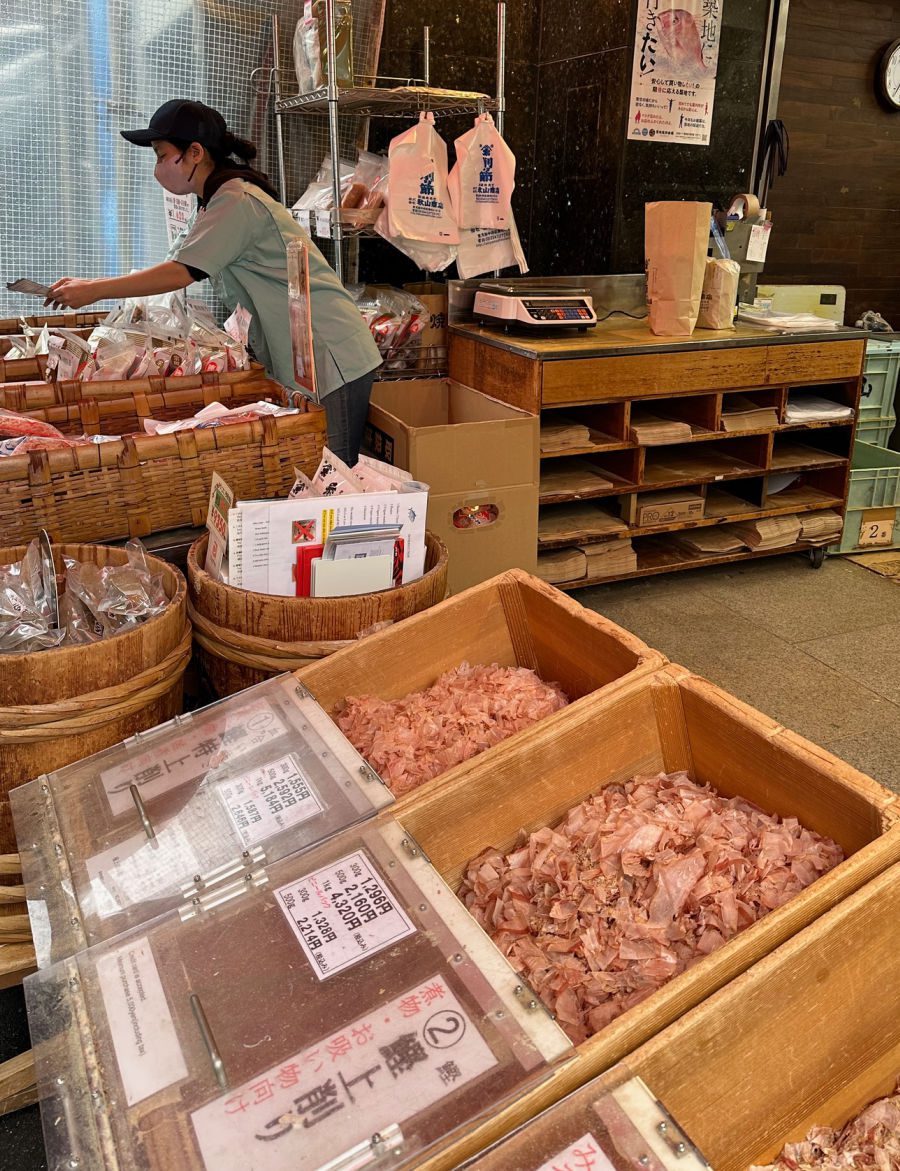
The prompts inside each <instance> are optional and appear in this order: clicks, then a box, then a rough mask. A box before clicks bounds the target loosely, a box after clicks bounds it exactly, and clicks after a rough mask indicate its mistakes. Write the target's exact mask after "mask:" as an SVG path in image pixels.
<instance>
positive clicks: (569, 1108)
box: [470, 866, 900, 1171]
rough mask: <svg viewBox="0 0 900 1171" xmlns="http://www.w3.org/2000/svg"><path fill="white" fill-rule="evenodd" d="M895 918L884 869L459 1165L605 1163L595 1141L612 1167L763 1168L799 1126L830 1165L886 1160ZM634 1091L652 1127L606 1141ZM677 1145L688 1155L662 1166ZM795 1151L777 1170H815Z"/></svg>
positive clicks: (893, 1057)
mask: <svg viewBox="0 0 900 1171" xmlns="http://www.w3.org/2000/svg"><path fill="white" fill-rule="evenodd" d="M898 922H900V867H897V866H894V867H892V868H891V869H890V870H887V871H885V872H884V873H883V874H881V875H880V876H879V877H877V878H875V879H873V880H872V881H871V882H870V883H868V884H867V885H866V886H864V887H863V888H862V889H861V890H859V891H857V892H856V893H855V894H853V895H851V896H849V897H848V898H847V899H845V900H844V901H843V902H842V903H841V904H840V905H839V906H837V907H836V908H834V909H833V910H831V911H829V912H828V913H827V914H825V915H823V916H822V917H821V918H820V919H818V920H817V921H816V922H815V923H814V924H812V925H811V926H810V927H808V928H806V929H805V930H803V931H801V932H800V933H799V934H798V935H796V936H794V938H793V939H791V940H789V941H788V942H787V943H785V944H782V946H781V947H779V948H777V949H776V950H775V951H774V952H772V954H771V955H769V956H767V957H766V958H765V959H762V960H760V962H759V963H757V964H755V965H754V966H753V967H752V968H750V969H749V971H747V972H745V973H744V975H742V976H740V977H739V978H738V979H736V980H734V981H732V983H730V984H728V985H727V986H726V987H725V988H723V989H721V991H719V992H717V993H716V994H715V995H714V996H712V997H710V999H708V1000H706V1001H705V1002H704V1003H703V1004H702V1005H700V1006H699V1007H697V1008H695V1009H693V1010H692V1011H691V1012H689V1013H687V1014H686V1015H685V1016H684V1017H682V1018H681V1020H679V1021H677V1022H676V1023H675V1024H673V1025H670V1026H669V1027H668V1028H667V1029H664V1030H663V1031H662V1032H661V1033H659V1034H658V1035H657V1036H656V1037H654V1038H653V1039H652V1040H650V1041H648V1042H647V1043H646V1044H644V1045H642V1046H641V1047H640V1048H639V1049H637V1050H636V1051H635V1052H634V1053H632V1054H631V1055H630V1056H629V1057H628V1058H627V1060H626V1062H625V1063H624V1064H623V1065H621V1066H618V1067H617V1068H616V1069H615V1070H612V1071H610V1072H609V1073H608V1074H605V1075H603V1076H601V1077H600V1078H597V1079H596V1080H594V1081H592V1082H590V1083H588V1085H586V1086H585V1087H583V1088H582V1089H581V1090H578V1091H577V1092H576V1093H575V1094H573V1095H571V1096H570V1097H568V1098H566V1099H564V1100H563V1101H562V1102H560V1103H558V1104H557V1105H556V1106H554V1107H552V1108H551V1109H550V1110H548V1111H546V1112H545V1113H543V1114H541V1115H540V1116H538V1117H537V1118H536V1119H535V1120H534V1121H533V1122H531V1123H528V1124H527V1125H526V1126H525V1127H524V1128H522V1129H521V1130H520V1131H518V1132H517V1133H516V1134H515V1135H512V1136H510V1137H509V1138H508V1139H507V1140H506V1141H504V1142H502V1143H500V1144H499V1145H498V1146H496V1147H495V1148H494V1149H492V1150H491V1151H489V1152H486V1153H485V1154H484V1155H482V1156H481V1157H480V1158H476V1159H475V1160H473V1162H472V1163H471V1164H470V1166H471V1167H472V1169H473V1171H507V1169H508V1168H511V1167H515V1168H517V1171H537V1169H538V1168H541V1167H543V1166H545V1165H546V1166H552V1165H558V1166H560V1167H563V1166H565V1165H566V1158H567V1157H569V1156H568V1155H567V1152H574V1150H575V1149H576V1148H577V1149H578V1150H580V1151H583V1152H584V1155H585V1160H587V1162H585V1161H584V1160H582V1161H580V1162H573V1163H572V1164H571V1165H572V1166H577V1167H583V1166H593V1167H594V1168H596V1169H597V1171H599V1168H600V1167H601V1166H605V1165H606V1164H603V1163H602V1162H601V1161H600V1159H599V1158H597V1159H596V1161H595V1162H593V1163H590V1159H591V1158H593V1157H594V1155H595V1151H596V1149H597V1148H599V1149H600V1150H601V1151H602V1152H603V1154H605V1155H606V1156H607V1157H608V1158H609V1159H610V1161H611V1162H612V1163H613V1165H614V1166H615V1167H616V1168H617V1169H621V1171H649V1169H650V1168H651V1167H654V1168H655V1167H656V1163H655V1156H656V1154H657V1152H658V1153H659V1154H660V1155H661V1157H662V1158H661V1161H663V1165H664V1166H666V1167H667V1168H668V1167H672V1166H673V1165H677V1166H680V1167H684V1168H685V1171H687V1168H688V1166H689V1165H690V1162H693V1164H694V1167H696V1166H697V1161H696V1152H698V1151H699V1152H700V1153H701V1159H702V1157H705V1159H706V1161H707V1162H708V1163H709V1165H710V1166H712V1167H714V1168H715V1169H716V1171H745V1169H746V1168H747V1167H751V1166H759V1167H766V1166H770V1165H772V1164H773V1163H774V1162H775V1160H776V1159H777V1158H778V1156H779V1155H780V1154H781V1153H782V1151H783V1150H784V1147H785V1145H786V1144H795V1143H804V1142H805V1141H806V1140H807V1138H808V1136H810V1134H811V1132H812V1133H813V1134H814V1135H815V1138H816V1143H815V1145H816V1146H817V1147H818V1148H819V1149H820V1150H822V1149H824V1150H826V1151H828V1152H829V1153H832V1152H833V1150H834V1148H835V1146H837V1148H838V1149H839V1150H840V1151H841V1152H842V1154H843V1156H844V1160H845V1161H844V1162H842V1163H841V1164H840V1165H841V1166H859V1167H862V1166H866V1167H875V1166H881V1165H884V1166H887V1165H888V1163H887V1162H885V1163H884V1164H880V1163H877V1162H876V1161H875V1158H874V1156H873V1150H872V1148H871V1147H869V1146H868V1143H869V1142H874V1143H875V1149H882V1150H890V1151H891V1152H892V1154H893V1158H894V1160H895V1161H896V1158H897V1150H898V1143H900V1130H898V1127H897V1117H898V1113H900V1109H898V1107H900V1103H897V1101H896V1098H895V1104H894V1106H893V1107H890V1106H885V1105H883V1104H882V1105H880V1104H879V1103H880V1101H881V1100H883V1099H884V1098H886V1097H892V1096H894V1095H895V1094H896V1090H897V1083H898V1079H900V949H898V947H897V938H896V927H897V923H898ZM640 1085H643V1086H645V1087H646V1090H647V1091H648V1092H649V1094H650V1095H651V1096H652V1098H653V1099H654V1100H655V1102H656V1113H657V1115H658V1116H659V1119H660V1120H663V1121H666V1122H667V1130H666V1133H665V1135H660V1134H659V1133H658V1125H659V1123H658V1121H656V1127H655V1128H652V1127H651V1128H650V1129H649V1130H647V1129H646V1128H644V1127H642V1126H641V1120H640V1118H637V1117H635V1113H636V1112H629V1113H628V1118H627V1121H626V1122H625V1125H624V1126H622V1127H620V1129H619V1132H618V1136H617V1141H615V1142H611V1141H610V1139H609V1136H608V1134H605V1132H604V1127H605V1125H606V1123H607V1122H608V1120H609V1119H610V1118H615V1117H617V1114H616V1109H615V1107H616V1105H617V1104H619V1105H621V1103H622V1100H623V1098H626V1099H630V1102H634V1101H635V1100H637V1099H638V1096H639V1092H640V1091H639V1087H640ZM627 1104H628V1102H626V1105H627ZM863 1112H866V1114H865V1115H864V1116H863V1117H862V1118H861V1117H860V1116H861V1115H863ZM619 1119H620V1121H621V1113H620V1114H619ZM654 1120H655V1119H654ZM879 1121H881V1122H884V1123H885V1124H886V1125H885V1130H882V1129H881V1127H880V1126H878V1125H877V1123H878V1122H879ZM629 1123H630V1125H629ZM654 1129H656V1131H657V1133H656V1134H654V1133H653V1130H654ZM842 1131H843V1134H841V1132H842ZM885 1131H887V1132H890V1139H888V1138H887V1137H886V1134H885ZM835 1132H837V1133H835ZM682 1142H683V1143H684V1144H685V1149H686V1151H687V1152H688V1155H689V1156H691V1158H690V1161H689V1159H688V1158H685V1157H682V1158H680V1159H678V1162H677V1164H673V1163H672V1162H671V1161H669V1162H665V1159H666V1155H667V1153H668V1157H669V1159H670V1160H671V1157H672V1155H673V1154H674V1152H673V1151H672V1144H673V1143H674V1145H675V1146H677V1145H678V1143H682ZM804 1154H805V1157H804V1158H801V1152H799V1151H797V1150H794V1151H793V1152H791V1151H788V1152H787V1155H788V1159H789V1161H788V1162H783V1163H781V1164H779V1171H787V1169H788V1168H789V1167H796V1166H797V1164H798V1163H800V1164H802V1165H804V1166H806V1165H810V1166H819V1165H823V1164H822V1163H820V1162H819V1161H817V1160H816V1159H815V1158H814V1157H813V1156H814V1154H815V1152H814V1150H812V1149H810V1147H807V1148H806V1150H805V1152H804ZM642 1156H646V1158H645V1159H644V1160H643V1161H642V1158H641V1157H642ZM853 1156H856V1158H855V1161H854V1159H853ZM571 1157H572V1158H573V1159H574V1153H573V1154H572V1156H571ZM885 1158H886V1156H885ZM835 1165H837V1163H836V1162H829V1163H828V1166H835ZM890 1165H891V1166H894V1165H896V1163H895V1162H893V1163H891V1164H890Z"/></svg>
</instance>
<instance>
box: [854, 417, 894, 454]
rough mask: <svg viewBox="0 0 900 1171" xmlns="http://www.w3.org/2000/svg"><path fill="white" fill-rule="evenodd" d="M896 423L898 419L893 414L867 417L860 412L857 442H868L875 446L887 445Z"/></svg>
mask: <svg viewBox="0 0 900 1171" xmlns="http://www.w3.org/2000/svg"><path fill="white" fill-rule="evenodd" d="M896 425H897V419H896V416H895V415H893V414H890V415H880V416H878V417H877V418H866V417H865V415H863V414H862V412H860V420H859V425H858V426H857V428H856V442H857V443H868V444H870V445H871V446H873V447H887V445H888V443H890V440H891V436H892V435H893V433H894V428H895V427H896Z"/></svg>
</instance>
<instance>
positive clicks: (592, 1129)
mask: <svg viewBox="0 0 900 1171" xmlns="http://www.w3.org/2000/svg"><path fill="white" fill-rule="evenodd" d="M462 1166H463V1167H465V1168H471V1171H509V1169H510V1168H511V1167H515V1168H516V1171H710V1166H709V1164H708V1163H707V1161H706V1159H705V1158H704V1157H703V1155H702V1154H701V1153H700V1151H699V1150H698V1149H697V1147H695V1146H694V1144H693V1143H692V1142H691V1140H690V1137H689V1136H688V1135H687V1134H686V1132H685V1131H684V1130H683V1129H682V1128H681V1127H680V1126H679V1125H678V1120H677V1119H676V1118H673V1116H672V1115H671V1114H670V1113H669V1111H668V1110H667V1109H666V1107H665V1104H664V1103H662V1102H660V1101H659V1100H658V1099H657V1098H656V1097H655V1095H654V1094H653V1093H652V1091H651V1090H650V1089H649V1088H648V1087H647V1086H646V1085H645V1084H644V1082H643V1081H642V1080H641V1079H640V1078H639V1077H636V1076H635V1075H634V1073H633V1072H632V1071H631V1070H630V1069H629V1068H628V1065H627V1063H624V1064H621V1065H617V1066H616V1067H615V1069H612V1070H610V1071H609V1073H606V1074H603V1075H602V1076H601V1077H599V1078H597V1079H595V1080H594V1081H592V1082H589V1083H588V1084H587V1085H586V1086H583V1087H582V1088H581V1089H580V1090H576V1091H575V1093H574V1094H570V1095H569V1096H568V1097H567V1098H563V1099H562V1101H561V1102H557V1103H556V1105H555V1106H551V1107H550V1108H549V1109H548V1110H545V1111H544V1112H543V1113H542V1114H539V1115H538V1116H537V1117H536V1118H533V1119H532V1120H531V1121H530V1122H526V1123H525V1124H524V1125H523V1126H520V1127H519V1129H518V1130H515V1131H513V1133H512V1134H510V1135H508V1136H507V1138H505V1139H503V1140H501V1141H500V1142H498V1143H495V1145H494V1146H492V1147H491V1148H490V1149H489V1150H487V1151H485V1152H484V1153H483V1154H481V1155H477V1156H475V1157H474V1158H472V1159H470V1160H468V1161H467V1162H466V1163H464V1164H463V1165H462Z"/></svg>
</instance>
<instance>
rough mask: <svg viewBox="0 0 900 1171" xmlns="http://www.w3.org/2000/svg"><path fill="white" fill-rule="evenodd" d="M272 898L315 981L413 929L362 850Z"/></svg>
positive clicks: (350, 964) (381, 949) (303, 879)
mask: <svg viewBox="0 0 900 1171" xmlns="http://www.w3.org/2000/svg"><path fill="white" fill-rule="evenodd" d="M275 897H276V898H277V899H278V903H279V906H280V907H281V909H282V910H283V911H284V914H285V915H286V917H287V920H288V922H289V923H290V925H291V928H292V930H293V932H294V934H295V935H296V936H297V938H298V939H299V940H300V946H301V947H302V948H303V950H304V952H305V953H306V956H307V958H308V959H309V962H310V964H311V965H312V969H313V971H314V972H315V974H316V976H317V977H318V978H319V979H320V980H327V979H328V978H329V976H336V975H337V974H338V972H343V971H345V970H346V969H347V968H350V967H352V966H353V965H354V964H355V963H358V962H359V961H360V960H361V959H364V958H365V957H366V956H370V955H375V953H376V952H379V951H383V950H384V948H386V947H390V946H391V945H392V944H394V943H398V942H399V941H400V940H401V939H405V938H406V937H407V936H408V935H413V934H414V933H415V930H416V929H415V926H414V925H413V923H412V922H411V920H410V919H409V918H408V917H407V915H406V913H405V912H404V911H403V910H401V908H400V907H399V906H398V904H397V900H396V898H395V897H394V894H393V892H392V891H391V889H390V887H389V886H388V885H387V883H386V882H385V881H384V879H383V878H382V877H381V875H380V874H379V873H378V871H377V870H376V869H375V867H374V866H373V865H372V864H371V862H370V861H369V860H368V858H367V857H366V856H365V854H364V853H363V852H362V851H361V850H360V851H357V852H356V853H355V854H348V855H347V857H346V858H342V859H341V860H340V861H339V862H335V863H334V864H332V865H331V866H326V867H324V868H323V869H322V870H316V871H314V872H313V873H312V874H307V875H306V876H305V877H304V878H300V879H298V880H297V881H296V882H291V883H288V884H287V885H286V886H282V887H280V888H279V889H278V890H276V891H275Z"/></svg>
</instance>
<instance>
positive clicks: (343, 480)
mask: <svg viewBox="0 0 900 1171" xmlns="http://www.w3.org/2000/svg"><path fill="white" fill-rule="evenodd" d="M312 484H313V487H314V488H315V489H316V492H317V494H318V495H319V496H348V495H356V494H357V493H359V492H362V491H363V490H364V489H363V485H362V482H361V481H360V480H359V479H357V477H356V476H354V474H353V471H352V470H351V469H350V468H349V467H348V466H347V465H346V464H345V463H344V461H343V460H342V459H339V458H338V456H336V455H335V454H334V452H333V451H329V450H328V448H327V447H325V448H323V449H322V462H321V463H320V464H319V466H318V468H317V469H316V474H315V475H314V476H313V478H312Z"/></svg>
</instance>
